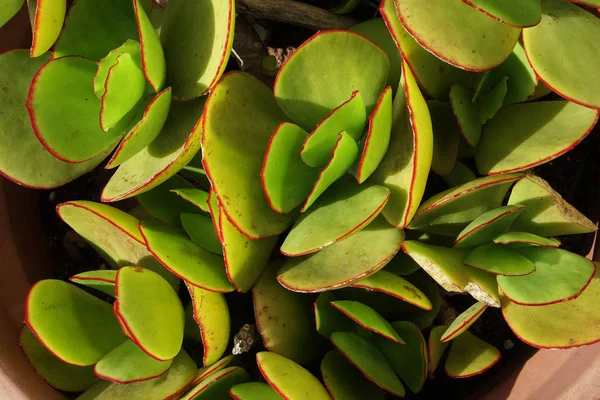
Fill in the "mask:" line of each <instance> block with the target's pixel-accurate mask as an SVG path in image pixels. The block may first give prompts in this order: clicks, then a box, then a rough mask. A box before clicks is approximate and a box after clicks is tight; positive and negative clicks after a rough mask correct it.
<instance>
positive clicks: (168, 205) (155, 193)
mask: <svg viewBox="0 0 600 400" xmlns="http://www.w3.org/2000/svg"><path fill="white" fill-rule="evenodd" d="M193 188H194V185H192V184H191V183H189V182H188V181H186V180H185V179H183V178H182V177H180V176H177V175H173V176H172V177H170V178H169V179H167V180H166V181H165V182H163V183H161V184H160V185H158V186H157V187H155V188H154V189H152V190H149V191H147V192H144V193H141V194H140V195H138V196H137V197H136V199H137V201H138V203H140V206H142V208H143V209H144V210H145V211H146V212H147V213H148V214H150V215H151V216H153V217H154V218H156V219H158V220H160V221H162V222H165V223H167V224H169V225H171V226H175V227H178V226H179V223H180V216H181V213H195V212H197V208H196V207H194V206H193V205H192V204H190V203H189V202H187V201H185V200H183V199H181V198H180V197H179V196H177V195H176V194H175V193H172V191H173V190H177V189H193Z"/></svg>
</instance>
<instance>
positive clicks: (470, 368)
mask: <svg viewBox="0 0 600 400" xmlns="http://www.w3.org/2000/svg"><path fill="white" fill-rule="evenodd" d="M500 357H501V355H500V352H499V351H498V349H496V348H495V347H494V346H492V345H491V344H488V343H486V342H484V341H483V340H481V339H479V338H477V337H475V336H473V335H472V334H471V333H469V332H465V333H463V334H462V335H460V336H459V337H458V338H456V339H455V340H454V341H453V343H452V347H451V348H450V354H449V355H448V358H447V359H446V364H445V369H446V373H447V374H448V376H450V377H451V378H469V377H471V376H474V375H479V374H482V373H484V372H485V371H487V370H488V369H490V368H492V367H493V366H494V365H496V363H497V362H498V361H500Z"/></svg>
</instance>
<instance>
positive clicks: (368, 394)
mask: <svg viewBox="0 0 600 400" xmlns="http://www.w3.org/2000/svg"><path fill="white" fill-rule="evenodd" d="M321 375H323V382H324V383H325V386H327V390H328V391H329V393H330V394H331V397H332V399H333V400H363V399H369V400H371V399H372V400H383V399H384V396H385V394H384V392H383V391H382V390H381V389H380V388H379V387H378V386H377V385H376V384H374V383H373V382H371V381H370V380H369V379H367V378H366V377H365V376H364V375H363V374H361V373H360V371H358V370H357V369H356V368H355V367H354V366H353V365H352V364H351V363H350V362H349V361H348V360H346V358H345V357H344V356H343V355H342V354H341V353H340V352H339V351H337V350H331V351H329V352H328V353H327V354H325V357H323V361H322V362H321ZM249 400H251V399H249Z"/></svg>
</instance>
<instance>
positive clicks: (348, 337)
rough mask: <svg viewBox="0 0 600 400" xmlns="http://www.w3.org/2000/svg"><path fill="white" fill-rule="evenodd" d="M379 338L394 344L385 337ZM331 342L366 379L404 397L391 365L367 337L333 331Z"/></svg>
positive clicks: (402, 388)
mask: <svg viewBox="0 0 600 400" xmlns="http://www.w3.org/2000/svg"><path fill="white" fill-rule="evenodd" d="M380 340H382V341H386V342H389V343H390V344H392V345H393V344H394V343H393V342H391V341H389V340H387V339H380ZM331 342H332V343H333V345H334V346H335V347H336V348H337V349H338V350H339V351H340V353H342V354H343V355H344V357H346V358H347V359H348V361H350V362H351V363H352V365H354V366H355V367H356V368H358V370H359V371H360V372H361V373H362V374H363V375H364V376H365V377H366V378H367V379H369V380H370V381H372V382H374V383H375V384H377V386H379V387H380V388H382V389H383V390H385V391H386V392H388V393H391V394H393V395H395V396H399V397H404V393H405V391H404V387H403V386H402V383H401V382H400V380H399V379H398V377H397V376H396V374H395V373H394V370H393V369H392V366H391V365H390V364H389V363H388V361H387V360H386V358H385V357H384V356H383V354H381V351H379V349H378V348H377V347H376V346H375V345H374V344H373V343H371V342H370V341H369V340H368V339H366V338H364V337H362V336H359V335H357V334H356V333H351V332H335V333H334V334H332V335H331ZM398 346H401V345H398Z"/></svg>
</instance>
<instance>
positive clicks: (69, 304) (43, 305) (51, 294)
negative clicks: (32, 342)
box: [25, 279, 125, 366]
mask: <svg viewBox="0 0 600 400" xmlns="http://www.w3.org/2000/svg"><path fill="white" fill-rule="evenodd" d="M56 321H60V324H57V323H56ZM25 323H26V324H27V326H29V328H30V329H31V331H32V332H33V333H34V335H35V336H36V337H37V338H38V340H39V341H40V342H41V343H42V344H43V345H44V347H46V348H47V349H48V350H49V351H51V352H52V354H54V355H55V356H56V357H58V358H59V359H60V360H62V361H64V362H66V363H69V364H72V365H78V366H87V365H92V364H95V363H96V362H97V361H98V360H100V359H101V358H102V357H104V356H105V355H106V354H107V353H108V352H110V351H111V350H112V349H114V348H115V347H117V346H118V345H119V344H121V343H122V342H123V341H124V340H125V338H124V337H123V335H122V334H121V329H120V328H119V325H118V324H117V320H116V318H115V315H114V314H113V311H112V307H111V305H110V304H109V303H105V302H104V301H102V300H100V299H98V298H97V297H94V296H92V295H91V294H89V293H87V292H85V291H84V290H82V289H79V288H78V287H76V286H75V285H71V284H69V283H66V282H62V281H58V280H53V279H46V280H43V281H39V282H38V283H36V284H35V285H33V287H32V288H31V289H30V291H29V294H28V295H27V299H26V301H25Z"/></svg>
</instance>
